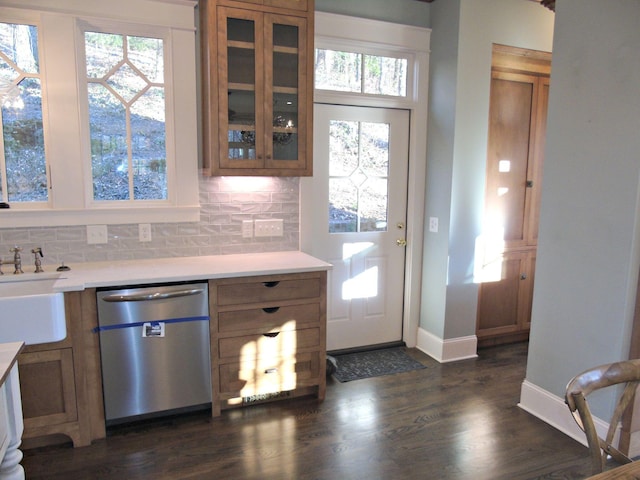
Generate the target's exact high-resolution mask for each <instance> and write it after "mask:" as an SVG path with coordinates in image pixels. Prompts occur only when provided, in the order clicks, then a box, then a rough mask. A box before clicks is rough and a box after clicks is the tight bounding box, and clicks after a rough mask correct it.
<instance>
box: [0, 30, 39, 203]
mask: <svg viewBox="0 0 640 480" xmlns="http://www.w3.org/2000/svg"><path fill="white" fill-rule="evenodd" d="M0 101H1V105H2V109H1V112H2V117H1V124H2V140H3V142H4V151H2V152H0V154H1V155H3V156H4V171H0V180H2V179H6V190H5V188H4V185H5V184H4V182H1V181H0V199H1V200H2V201H9V202H46V201H47V200H48V186H47V174H46V161H45V151H44V132H43V122H42V87H41V83H40V78H39V65H38V34H37V28H36V27H34V26H31V25H16V24H8V23H0ZM0 165H2V162H0Z"/></svg>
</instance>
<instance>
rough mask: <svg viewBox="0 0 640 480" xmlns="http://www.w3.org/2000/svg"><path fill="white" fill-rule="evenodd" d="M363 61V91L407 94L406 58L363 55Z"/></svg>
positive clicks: (380, 93) (397, 94)
mask: <svg viewBox="0 0 640 480" xmlns="http://www.w3.org/2000/svg"><path fill="white" fill-rule="evenodd" d="M364 63H365V67H364V72H365V76H364V93H371V94H375V95H393V96H400V97H404V96H406V95H407V60H406V59H404V58H390V57H378V56H374V55H365V56H364Z"/></svg>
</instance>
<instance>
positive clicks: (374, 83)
mask: <svg viewBox="0 0 640 480" xmlns="http://www.w3.org/2000/svg"><path fill="white" fill-rule="evenodd" d="M407 64H408V62H407V59H406V58H393V57H383V56H380V55H367V54H361V53H351V52H343V51H335V50H327V49H319V48H318V49H316V58H315V86H316V88H319V89H322V90H334V91H338V92H352V93H365V94H372V95H390V96H396V97H404V96H406V95H407Z"/></svg>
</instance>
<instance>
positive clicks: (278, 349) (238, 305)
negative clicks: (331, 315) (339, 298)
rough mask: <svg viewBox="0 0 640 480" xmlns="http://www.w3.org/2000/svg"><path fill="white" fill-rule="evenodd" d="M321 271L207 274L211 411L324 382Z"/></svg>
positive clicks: (319, 388)
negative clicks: (231, 275)
mask: <svg viewBox="0 0 640 480" xmlns="http://www.w3.org/2000/svg"><path fill="white" fill-rule="evenodd" d="M326 277H327V274H326V272H313V273H301V274H285V275H268V276H259V277H248V278H234V279H222V280H210V282H209V302H210V310H211V372H212V385H213V415H214V416H216V415H219V414H220V410H221V409H224V408H229V407H233V406H242V405H246V404H251V403H254V402H257V401H264V400H270V399H278V398H289V397H294V396H299V395H303V394H309V393H313V394H315V395H316V396H317V397H318V398H319V399H323V398H324V395H325V390H326V378H325V372H326Z"/></svg>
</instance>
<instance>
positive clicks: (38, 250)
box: [31, 247, 44, 273]
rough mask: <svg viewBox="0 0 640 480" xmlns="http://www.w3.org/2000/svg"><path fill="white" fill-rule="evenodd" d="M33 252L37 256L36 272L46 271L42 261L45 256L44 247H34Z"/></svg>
mask: <svg viewBox="0 0 640 480" xmlns="http://www.w3.org/2000/svg"><path fill="white" fill-rule="evenodd" d="M31 253H33V254H34V256H35V265H36V270H35V272H34V273H42V272H44V270H43V269H42V262H41V261H40V259H41V258H42V257H44V255H43V254H42V248H41V247H36V248H33V249H31Z"/></svg>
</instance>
